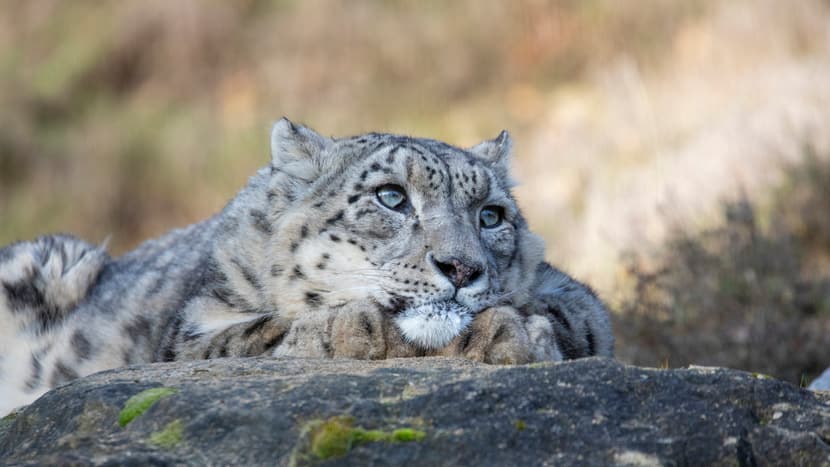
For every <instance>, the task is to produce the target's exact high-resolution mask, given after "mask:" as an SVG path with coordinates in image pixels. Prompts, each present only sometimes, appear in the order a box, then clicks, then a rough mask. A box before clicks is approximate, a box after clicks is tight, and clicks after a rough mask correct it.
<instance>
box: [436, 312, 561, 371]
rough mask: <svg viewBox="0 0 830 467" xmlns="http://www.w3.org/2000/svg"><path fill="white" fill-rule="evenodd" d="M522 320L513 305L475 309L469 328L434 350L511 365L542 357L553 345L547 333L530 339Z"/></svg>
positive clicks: (525, 324) (445, 353)
mask: <svg viewBox="0 0 830 467" xmlns="http://www.w3.org/2000/svg"><path fill="white" fill-rule="evenodd" d="M527 324H528V323H527V322H526V320H525V319H524V318H523V317H522V316H521V315H520V314H519V313H518V311H517V310H516V309H515V308H512V307H507V306H502V307H495V308H488V309H486V310H484V311H482V312H480V313H478V314H477V315H476V316H475V318H474V319H473V321H472V323H470V326H469V328H467V329H466V330H465V331H464V332H462V333H461V334H460V335H459V336H458V337H456V338H455V339H453V340H452V342H450V344H449V345H448V346H447V347H445V348H443V349H440V350H438V351H436V352H435V354H436V355H441V356H447V357H464V358H468V359H470V360H475V361H478V362H484V363H493V364H501V365H515V364H522V363H529V362H531V361H535V360H537V359H538V360H555V358H553V357H549V358H545V356H546V354H545V353H544V352H545V351H546V349H548V348H549V347H550V346H552V345H555V344H554V343H553V340H552V338H551V337H552V336H551V334H550V333H548V334H547V335H546V336H545V335H537V334H538V333H535V334H534V336H533V339H531V336H530V333H529V332H528V326H527Z"/></svg>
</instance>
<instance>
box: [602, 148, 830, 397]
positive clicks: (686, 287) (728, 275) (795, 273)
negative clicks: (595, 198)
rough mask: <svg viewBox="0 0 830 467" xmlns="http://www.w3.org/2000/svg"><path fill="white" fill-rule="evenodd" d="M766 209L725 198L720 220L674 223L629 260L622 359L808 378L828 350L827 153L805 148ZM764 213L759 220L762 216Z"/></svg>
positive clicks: (799, 380) (798, 380)
mask: <svg viewBox="0 0 830 467" xmlns="http://www.w3.org/2000/svg"><path fill="white" fill-rule="evenodd" d="M786 173H787V179H786V182H785V183H784V184H783V186H782V187H781V188H780V189H779V190H776V192H775V193H774V197H773V200H772V203H771V207H770V208H768V212H766V213H764V215H759V211H761V210H763V209H759V207H758V203H752V202H750V201H749V200H747V199H745V198H744V199H738V200H734V201H727V202H725V203H724V205H723V214H724V217H723V220H722V222H721V223H720V224H719V225H717V226H715V227H712V228H709V229H705V230H703V231H700V232H695V231H694V230H692V229H689V228H688V227H687V226H675V227H674V229H673V231H672V233H671V234H670V235H669V237H668V239H667V240H666V242H665V243H664V244H663V245H661V246H660V247H659V249H658V251H657V252H655V253H654V254H649V255H646V254H644V253H642V252H638V253H632V254H631V255H630V256H629V257H628V258H627V264H628V274H629V279H630V281H631V283H632V290H631V292H632V293H631V295H630V296H629V297H628V298H627V299H626V300H624V301H623V302H622V304H621V305H620V310H619V311H620V314H619V315H618V319H617V322H616V330H617V334H618V336H619V340H620V345H619V354H620V357H621V358H623V359H625V360H627V361H631V362H634V363H637V364H640V365H649V366H671V367H677V366H686V365H689V364H697V365H711V366H729V367H733V368H742V369H745V370H749V371H754V372H759V373H763V374H767V375H772V376H776V377H778V378H782V379H786V380H789V381H790V382H792V383H794V384H803V383H804V382H809V381H810V380H811V379H813V378H814V377H816V376H818V375H819V374H820V373H821V372H822V371H823V370H824V368H825V367H826V366H827V363H828V360H827V358H828V356H827V350H828V349H830V267H829V266H830V263H828V261H827V260H828V258H830V159H828V158H826V157H825V158H821V159H820V158H819V157H817V155H816V154H815V153H814V152H813V150H812V148H810V147H807V148H805V156H804V159H803V160H802V161H800V162H799V163H797V164H792V165H790V166H789V167H787V169H786ZM762 217H763V218H766V221H762V220H761V219H759V218H762Z"/></svg>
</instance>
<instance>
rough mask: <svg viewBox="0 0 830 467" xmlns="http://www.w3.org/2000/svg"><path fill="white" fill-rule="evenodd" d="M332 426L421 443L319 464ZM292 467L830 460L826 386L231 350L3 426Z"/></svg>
mask: <svg viewBox="0 0 830 467" xmlns="http://www.w3.org/2000/svg"><path fill="white" fill-rule="evenodd" d="M159 386H164V387H169V388H174V389H175V390H176V392H175V393H174V394H172V395H169V396H167V397H163V398H161V399H159V400H158V401H157V402H156V403H155V404H153V405H151V406H150V407H149V408H148V409H147V410H146V411H145V412H143V413H140V414H139V415H138V416H136V417H135V418H134V419H133V420H132V421H131V422H130V423H129V424H127V425H126V426H121V424H119V416H120V414H121V412H122V409H123V408H124V406H125V403H127V401H128V399H129V398H130V397H131V396H134V395H136V394H138V393H141V392H142V391H144V390H146V389H149V388H153V387H159ZM332 417H334V418H332ZM346 417H348V418H346ZM325 420H348V423H351V424H352V426H353V427H359V428H361V429H365V430H381V431H383V432H385V433H392V432H393V431H394V430H396V429H401V428H404V429H412V430H416V431H422V432H423V433H424V434H425V437H423V439H420V440H413V441H411V442H393V441H391V440H388V439H386V440H374V442H365V443H362V444H361V443H359V442H354V443H352V445H351V449H350V450H349V451H348V452H346V453H345V454H344V455H341V456H336V455H335V456H333V457H329V458H326V459H321V458H320V457H319V456H318V455H317V454H319V451H316V450H315V449H316V448H315V447H314V446H318V445H317V444H315V443H317V442H318V441H319V440H320V439H324V440H325V439H327V438H320V437H319V436H323V435H320V433H324V432H322V431H320V429H319V428H316V429H315V428H314V427H319V426H321V424H323V425H325V422H324V421H325ZM363 432H364V433H365V432H366V431H363ZM372 433H379V432H372ZM324 434H325V433H324ZM318 435H319V436H318ZM315 453H317V454H315ZM292 463H293V464H299V465H303V464H317V463H323V464H327V465H328V464H336V465H404V464H406V465H425V466H436V465H452V466H457V465H476V466H478V465H574V464H579V465H613V464H616V465H661V464H662V465H687V464H692V465H701V464H703V465H828V464H830V396H828V395H826V394H823V393H816V392H812V391H808V390H804V389H800V388H798V387H795V386H793V385H790V384H788V383H785V382H781V381H778V380H774V379H769V378H763V377H759V376H757V375H752V374H749V373H744V372H740V371H734V370H726V369H712V368H690V369H683V370H655V369H645V368H637V367H632V366H626V365H623V364H620V363H618V362H615V361H613V360H607V359H586V360H578V361H572V362H566V363H558V364H553V363H552V364H535V365H529V366H515V367H503V366H489V365H480V364H475V363H472V362H469V361H464V360H453V359H440V358H419V359H401V360H386V361H379V362H366V361H350V360H325V361H321V360H280V359H270V358H269V359H266V358H256V359H220V360H211V361H199V362H189V363H169V364H154V365H145V366H137V367H130V368H124V369H119V370H113V371H108V372H104V373H99V374H96V375H92V376H90V377H87V378H83V379H80V380H76V381H74V382H72V383H70V384H68V385H66V386H63V387H60V388H57V389H55V390H53V391H51V392H49V393H47V394H46V395H45V396H43V397H42V398H41V399H39V400H38V401H36V402H35V403H34V404H32V405H31V406H29V407H27V408H25V409H23V410H22V411H20V412H18V413H17V414H16V415H14V416H12V417H11V418H9V419H6V420H5V421H4V422H3V424H2V425H1V426H0V464H11V465H17V464H24V465H27V464H29V465H42V464H71V465H91V464H95V465H229V464H235V465H288V464H292Z"/></svg>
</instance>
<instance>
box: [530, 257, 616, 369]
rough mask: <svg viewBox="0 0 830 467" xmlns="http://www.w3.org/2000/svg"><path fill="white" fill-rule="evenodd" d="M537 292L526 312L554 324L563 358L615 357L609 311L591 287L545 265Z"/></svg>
mask: <svg viewBox="0 0 830 467" xmlns="http://www.w3.org/2000/svg"><path fill="white" fill-rule="evenodd" d="M533 290H534V294H533V297H534V298H533V299H532V301H531V303H530V304H529V306H528V307H527V308H526V309H525V310H523V311H525V312H526V314H528V315H529V316H531V317H532V316H534V315H536V316H542V317H545V318H546V319H547V320H548V321H549V322H550V324H551V325H552V326H553V330H554V334H555V336H556V344H557V347H558V350H559V351H560V352H561V353H562V357H564V358H565V359H567V360H569V359H574V358H582V357H591V356H603V357H613V356H614V336H613V334H612V332H611V323H610V320H609V317H608V311H607V310H606V308H605V305H604V304H603V303H602V301H601V300H600V299H599V298H598V297H597V296H596V294H595V293H594V291H593V290H591V288H590V287H588V286H587V285H585V284H583V283H581V282H579V281H576V280H574V279H573V278H571V277H570V276H568V275H567V274H565V273H563V272H562V271H559V270H558V269H555V268H553V267H552V266H550V265H549V264H547V263H542V264H540V265H539V268H538V270H537V273H536V284H535V286H534V289H533Z"/></svg>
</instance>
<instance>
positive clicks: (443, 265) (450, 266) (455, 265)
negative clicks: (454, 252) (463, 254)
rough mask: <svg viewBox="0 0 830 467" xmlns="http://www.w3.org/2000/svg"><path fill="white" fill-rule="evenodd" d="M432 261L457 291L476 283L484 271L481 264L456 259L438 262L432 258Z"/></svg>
mask: <svg viewBox="0 0 830 467" xmlns="http://www.w3.org/2000/svg"><path fill="white" fill-rule="evenodd" d="M430 259H431V260H432V263H433V264H434V265H435V267H436V268H437V269H438V270H439V271H441V274H443V275H444V276H445V277H446V278H447V279H449V280H450V282H452V284H453V285H454V286H455V287H456V288H457V289H461V288H464V287H467V286H468V285H469V284H471V283H473V282H475V281H476V279H478V278H479V277H481V273H482V272H483V271H484V268H482V267H481V265H479V264H476V263H473V262H465V261H462V260H461V259H459V258H455V257H452V258H446V259H444V260H438V259H436V258H435V257H434V256H431V257H430Z"/></svg>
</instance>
